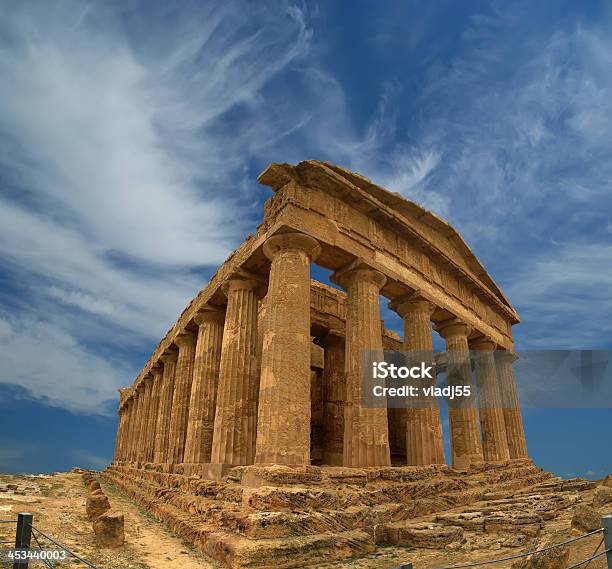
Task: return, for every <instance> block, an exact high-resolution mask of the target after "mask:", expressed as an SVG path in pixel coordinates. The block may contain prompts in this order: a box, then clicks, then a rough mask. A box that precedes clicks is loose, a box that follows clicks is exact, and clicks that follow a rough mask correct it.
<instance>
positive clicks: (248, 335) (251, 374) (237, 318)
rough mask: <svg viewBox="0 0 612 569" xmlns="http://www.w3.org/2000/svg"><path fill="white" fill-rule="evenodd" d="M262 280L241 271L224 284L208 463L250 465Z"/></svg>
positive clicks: (252, 446) (256, 387) (255, 401)
mask: <svg viewBox="0 0 612 569" xmlns="http://www.w3.org/2000/svg"><path fill="white" fill-rule="evenodd" d="M261 286H262V283H261V281H260V280H258V279H256V278H254V277H253V276H252V275H250V274H248V273H246V272H242V273H239V274H236V275H234V276H233V277H232V278H231V279H230V280H229V281H228V282H227V284H226V285H225V287H224V292H225V294H226V296H227V310H226V314H225V326H224V329H223V340H222V346H221V356H220V361H219V385H218V388H217V406H216V411H215V423H214V432H213V440H212V452H211V462H212V463H214V464H218V465H232V466H236V465H241V464H252V463H253V458H254V455H255V432H256V429H257V399H258V388H259V386H258V377H257V370H258V364H257V307H258V297H259V296H260V295H261Z"/></svg>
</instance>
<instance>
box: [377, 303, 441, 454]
mask: <svg viewBox="0 0 612 569" xmlns="http://www.w3.org/2000/svg"><path fill="white" fill-rule="evenodd" d="M389 307H390V308H392V309H393V310H395V311H397V313H398V314H399V315H400V316H401V317H402V318H403V320H404V345H403V348H404V351H405V352H408V353H409V354H410V357H411V358H413V359H414V361H415V363H416V362H421V361H424V362H427V363H428V364H432V367H434V369H435V366H433V364H434V353H433V340H432V336H431V315H432V314H433V311H434V310H435V305H434V304H432V303H431V302H428V301H427V300H424V299H422V298H418V297H417V298H415V297H414V296H413V295H409V296H405V297H401V298H399V299H396V300H395V301H393V302H392V303H391V304H390V305H389ZM436 385H437V383H436V379H435V376H434V377H433V378H432V379H430V380H424V379H421V380H418V385H417V387H419V392H420V393H419V397H418V398H415V399H414V400H413V399H412V398H409V400H408V403H409V404H410V407H409V408H408V409H406V415H407V420H406V459H407V464H408V465H411V466H421V465H427V464H445V463H446V460H445V458H444V440H443V436H442V421H441V419H440V404H439V401H438V399H437V397H435V396H434V395H431V396H426V395H425V394H424V392H423V389H424V388H426V387H436Z"/></svg>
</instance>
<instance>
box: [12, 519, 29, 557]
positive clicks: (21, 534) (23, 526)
mask: <svg viewBox="0 0 612 569" xmlns="http://www.w3.org/2000/svg"><path fill="white" fill-rule="evenodd" d="M31 539H32V514H29V513H27V512H21V513H19V514H17V531H16V532H15V549H30V540H31ZM27 567H28V560H27V559H24V560H16V561H14V562H13V569H27Z"/></svg>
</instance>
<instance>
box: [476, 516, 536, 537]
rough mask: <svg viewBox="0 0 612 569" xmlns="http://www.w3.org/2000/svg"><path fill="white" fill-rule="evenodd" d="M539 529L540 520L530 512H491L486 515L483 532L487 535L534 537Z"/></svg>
mask: <svg viewBox="0 0 612 569" xmlns="http://www.w3.org/2000/svg"><path fill="white" fill-rule="evenodd" d="M541 529H542V518H541V517H540V516H539V515H537V514H535V513H530V512H521V511H509V512H491V513H489V514H487V515H486V519H485V531H486V532H487V533H501V534H508V533H522V534H523V535H528V536H530V537H535V536H537V535H538V534H539V533H540V530H541Z"/></svg>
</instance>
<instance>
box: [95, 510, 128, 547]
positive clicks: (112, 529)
mask: <svg viewBox="0 0 612 569" xmlns="http://www.w3.org/2000/svg"><path fill="white" fill-rule="evenodd" d="M93 529H94V535H95V538H96V543H97V544H98V545H99V546H101V547H121V546H122V545H123V543H124V541H125V534H124V519H123V514H122V513H121V512H113V511H108V512H105V513H103V514H101V515H99V516H98V517H97V518H96V519H95V520H94V522H93Z"/></svg>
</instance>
